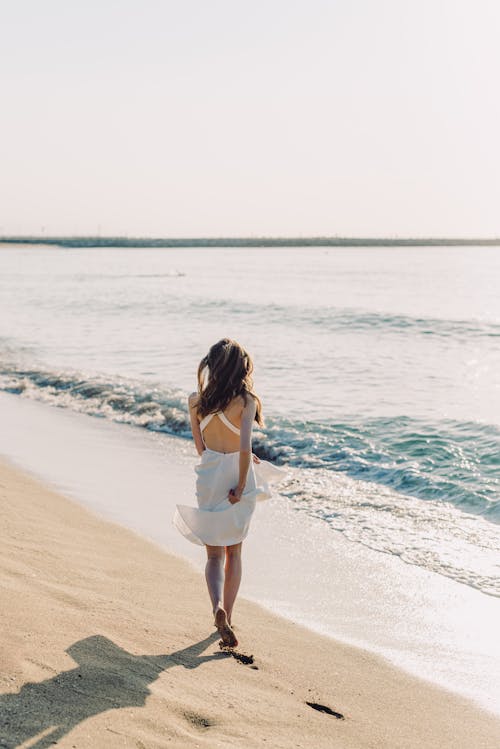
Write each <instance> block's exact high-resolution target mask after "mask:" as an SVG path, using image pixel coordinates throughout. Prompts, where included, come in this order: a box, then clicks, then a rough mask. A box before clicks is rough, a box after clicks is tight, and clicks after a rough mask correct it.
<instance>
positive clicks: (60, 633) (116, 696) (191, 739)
mask: <svg viewBox="0 0 500 749" xmlns="http://www.w3.org/2000/svg"><path fill="white" fill-rule="evenodd" d="M0 510H1V529H2V535H1V545H0V612H1V627H2V629H1V644H0V682H1V685H0V693H1V694H0V747H21V746H22V747H23V748H24V747H36V748H37V749H41V748H42V747H49V746H51V745H53V744H56V743H57V744H58V745H60V746H62V747H88V748H90V747H92V749H95V747H103V748H105V749H108V747H109V748H110V749H111V748H112V747H138V748H140V749H154V748H156V747H209V748H210V749H212V748H213V749H216V748H217V747H254V746H259V747H262V746H268V747H273V748H274V747H276V748H277V747H286V749H289V748H290V747H304V748H305V747H308V748H309V747H312V748H313V749H321V748H322V747H329V748H331V749H335V748H336V747H339V749H340V748H341V747H342V749H350V748H352V749H362V748H363V747H373V748H375V747H376V748H377V749H378V748H380V747H384V748H385V747H400V748H401V749H403V748H404V749H411V747H418V748H419V749H431V748H432V747H436V748H437V747H439V749H446V747H453V749H459V748H460V747H464V749H465V748H467V749H481V748H483V747H484V749H486V748H487V749H493V747H497V746H500V719H498V718H496V717H495V716H493V715H491V714H490V713H487V712H485V711H483V710H481V709H479V708H478V707H477V706H476V705H474V704H473V703H471V702H469V701H467V700H465V699H462V698H460V697H457V696H455V695H454V694H451V693H449V692H446V691H444V690H442V689H440V688H437V687H434V686H433V685H431V684H429V683H427V682H425V681H421V680H419V679H416V678H415V677H412V676H408V675H406V674H405V673H403V672H402V671H400V670H398V669H396V668H394V667H392V666H391V665H390V664H388V663H387V662H386V661H385V660H383V659H381V658H378V657H377V656H374V655H372V654H370V653H368V652H365V651H363V650H360V649H356V648H352V647H349V646H346V645H344V644H341V643H338V642H336V641H335V640H332V639H330V638H327V637H321V636H319V635H317V634H314V633H312V632H310V631H308V630H306V629H304V628H303V627H300V626H297V625H294V624H292V623H290V622H288V621H286V620H284V619H281V618H279V617H277V616H274V615H272V614H270V613H268V612H267V611H266V610H264V609H263V608H261V607H259V606H257V605H256V604H253V603H250V602H248V601H245V600H241V599H240V600H239V601H238V602H237V606H236V609H235V612H234V623H235V626H236V632H237V635H238V638H239V640H240V646H239V650H240V652H242V653H244V654H246V655H253V664H244V663H241V662H239V661H238V660H236V659H235V658H233V657H232V656H231V655H229V654H227V653H224V652H222V651H221V650H220V648H219V646H218V636H217V633H216V632H215V630H214V628H213V626H212V616H211V611H210V607H209V603H208V594H207V592H206V588H205V581H204V579H203V577H202V575H200V574H198V573H196V572H195V571H194V570H193V569H192V568H191V567H190V566H189V565H188V564H187V563H185V562H183V561H182V560H179V559H177V558H176V557H173V556H171V555H169V554H167V553H165V552H163V551H162V550H161V549H159V548H157V547H156V546H154V545H153V544H151V543H149V542H148V541H146V540H144V539H142V538H140V537H139V536H137V535H135V534H134V533H132V532H130V531H128V530H125V529H123V528H121V527H119V526H116V525H114V524H112V523H109V522H105V521H103V520H101V519H100V518H97V517H96V516H94V515H93V514H91V513H90V512H88V511H87V510H85V509H84V508H82V507H80V506H79V505H78V504H76V503H74V502H73V501H70V500H68V499H66V498H65V497H63V496H61V495H59V494H57V493H56V492H54V491H52V490H50V489H48V488H46V487H44V486H43V485H42V484H40V483H38V482H37V481H35V480H34V479H32V478H31V477H30V476H28V475H27V474H24V473H23V472H21V471H20V470H18V469H17V468H14V467H12V466H10V465H8V464H7V463H3V464H1V465H0ZM165 522H170V518H168V517H166V518H165ZM283 574H286V570H284V572H283ZM318 595H321V591H318ZM308 702H311V703H320V704H322V705H326V706H328V707H329V708H331V709H332V710H333V711H335V712H337V713H339V714H341V715H342V716H343V717H341V718H340V717H335V716H334V715H330V714H327V713H325V712H319V711H317V710H315V709H313V708H312V707H310V706H309V705H308V704H307V703H308Z"/></svg>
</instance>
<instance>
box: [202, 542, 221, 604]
mask: <svg viewBox="0 0 500 749" xmlns="http://www.w3.org/2000/svg"><path fill="white" fill-rule="evenodd" d="M206 548H207V563H206V565H205V579H206V581H207V586H208V593H209V595H210V600H211V601H212V609H213V612H214V614H215V612H216V611H217V609H219V608H222V592H223V589H224V547H223V546H207V547H206Z"/></svg>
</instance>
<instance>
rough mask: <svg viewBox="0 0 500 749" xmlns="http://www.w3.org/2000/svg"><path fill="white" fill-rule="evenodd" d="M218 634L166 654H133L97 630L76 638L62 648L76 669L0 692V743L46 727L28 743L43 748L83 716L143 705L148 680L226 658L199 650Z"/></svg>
mask: <svg viewBox="0 0 500 749" xmlns="http://www.w3.org/2000/svg"><path fill="white" fill-rule="evenodd" d="M218 638H219V635H218V634H217V632H215V633H214V634H212V635H210V636H209V637H206V638H205V639H204V640H200V642H197V643H195V644H194V645H191V646H190V647H188V648H184V649H183V650H177V651H175V652H174V653H170V654H169V655H132V654H131V653H128V652H127V651H126V650H123V649H122V648H120V647H118V646H117V645H115V644H114V642H112V641H111V640H108V638H107V637H103V636H101V635H94V636H92V637H86V638H85V639H84V640H79V641H78V642H75V644H74V645H71V647H69V648H68V649H67V651H66V652H67V653H68V655H70V656H71V657H72V658H73V659H74V660H75V661H76V663H78V666H77V667H76V668H73V669H71V671H63V672H61V673H60V674H57V676H54V677H52V678H51V679H47V680H46V681H40V682H35V683H28V684H25V685H24V686H23V687H21V689H20V690H19V692H16V693H15V694H2V695H0V747H1V748H2V749H15V747H18V746H20V745H21V744H22V743H23V742H25V741H27V740H28V739H35V737H37V736H39V735H40V734H41V733H44V732H45V733H44V735H43V736H42V737H40V738H39V739H38V741H35V743H33V744H30V749H45V747H49V746H51V745H52V744H54V743H56V742H57V741H59V740H60V739H61V738H62V737H63V736H64V735H65V734H67V733H68V732H69V731H71V730H72V729H73V728H74V727H75V726H76V725H78V723H80V722H81V721H83V720H85V719H86V718H90V717H91V716H93V715H98V714H99V713H102V712H105V711H106V710H113V709H115V708H121V707H141V706H143V705H144V704H145V702H146V697H147V696H148V695H149V694H150V691H149V688H148V687H149V685H150V684H152V683H153V682H154V681H155V680H156V679H157V678H158V676H159V675H160V674H161V673H162V671H166V670H167V669H168V668H171V667H172V666H183V667H184V668H196V667H197V666H199V665H200V664H201V663H205V662H206V661H212V660H216V659H217V660H218V659H221V658H227V657H230V656H228V655H227V654H225V653H222V652H218V653H214V654H212V655H201V653H203V651H204V650H205V649H206V648H207V647H208V645H210V644H211V643H214V642H215V641H216V640H217V639H218ZM47 731H49V732H48V733H47Z"/></svg>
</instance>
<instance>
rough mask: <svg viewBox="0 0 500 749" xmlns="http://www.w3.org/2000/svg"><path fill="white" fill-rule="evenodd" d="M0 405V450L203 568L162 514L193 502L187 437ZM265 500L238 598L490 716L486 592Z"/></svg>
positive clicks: (23, 405)
mask: <svg viewBox="0 0 500 749" xmlns="http://www.w3.org/2000/svg"><path fill="white" fill-rule="evenodd" d="M0 410H1V411H2V416H3V427H4V428H3V430H1V431H0V455H4V456H5V457H6V458H7V459H8V460H10V461H11V462H13V463H14V464H15V465H17V466H18V467H19V468H20V470H22V471H25V472H28V473H29V474H30V475H31V476H33V477H34V478H35V479H37V480H39V481H41V482H42V483H43V484H44V485H45V486H51V487H53V489H54V490H55V491H58V492H60V493H61V494H63V495H64V496H66V497H69V498H70V499H72V500H74V501H76V502H77V503H78V504H79V505H81V506H83V507H85V508H87V509H89V510H90V511H91V512H92V513H95V514H96V515H97V516H98V517H99V518H104V519H105V520H110V521H112V522H116V523H118V524H119V525H120V526H122V527H125V528H129V529H131V530H132V531H133V532H134V533H138V534H139V535H140V536H141V537H142V538H144V539H146V540H148V541H151V542H153V543H154V544H155V545H156V546H157V548H158V549H160V550H161V551H166V552H167V553H172V554H174V555H175V556H176V557H177V558H179V559H181V560H186V561H187V562H188V563H189V565H190V569H191V570H193V571H194V572H196V573H197V574H200V573H201V574H203V570H204V551H203V549H201V548H200V547H197V546H194V545H193V544H190V543H188V542H187V541H186V540H185V539H184V538H183V537H182V536H181V535H180V534H179V533H178V531H177V530H176V529H175V527H174V526H173V524H172V523H171V522H170V521H171V516H172V514H173V512H174V507H175V504H176V503H178V502H180V503H181V504H192V503H193V501H194V498H193V497H194V495H193V476H192V470H193V468H194V465H195V460H196V458H195V456H194V454H193V445H192V444H191V443H187V442H186V441H185V440H179V439H178V438H174V437H168V436H166V435H163V434H153V433H149V432H144V431H143V430H140V429H137V428H135V427H132V426H130V425H126V424H115V423H113V422H109V421H108V420H106V419H104V420H103V419H96V418H94V417H91V416H88V415H85V414H78V413H74V412H72V411H71V410H69V409H59V408H54V407H53V406H48V405H47V404H40V403H37V402H33V401H29V400H26V399H23V398H19V396H16V395H12V394H1V393H0ZM47 435H50V438H49V439H47ZM263 505H264V506H262V507H260V508H257V511H256V512H255V516H254V517H253V519H252V529H251V533H250V534H249V536H248V538H247V540H246V542H245V549H244V556H245V561H244V575H243V581H242V586H241V589H240V595H241V596H242V597H244V598H246V599H248V600H251V601H255V602H256V603H257V604H259V605H261V606H263V607H264V608H265V609H266V610H267V611H270V612H272V613H274V614H277V615H278V616H282V617H284V618H285V619H286V620H289V621H291V622H295V624H299V625H303V626H304V627H306V628H307V630H308V631H310V632H317V633H319V634H320V635H326V636H328V637H331V638H333V639H334V640H335V641H339V642H342V643H344V644H346V645H348V646H352V647H354V648H357V649H361V650H366V651H367V652H370V653H374V654H376V655H378V656H381V657H382V658H384V659H386V660H387V661H388V662H389V663H390V664H392V665H394V666H395V667H396V668H400V669H402V670H403V671H404V672H405V673H407V674H410V675H414V676H416V677H420V678H423V679H424V680H426V681H429V682H431V683H432V684H433V685H436V686H438V687H441V688H443V689H445V690H449V691H452V692H453V693H455V694H457V695H459V696H461V697H463V698H465V699H470V700H472V701H473V702H475V704H477V705H478V706H479V707H480V708H483V709H486V710H488V711H490V712H492V713H494V714H496V715H498V713H499V712H500V710H499V707H500V706H499V705H498V686H499V681H498V678H499V674H500V671H499V668H498V664H499V662H500V659H499V653H498V640H497V636H496V633H497V631H498V625H499V623H500V607H499V605H498V601H497V600H496V599H494V598H492V597H490V596H485V595H483V594H481V593H479V592H478V591H475V590H474V589H472V588H470V587H468V586H466V585H461V584H459V583H456V582H454V581H451V580H449V579H448V578H445V577H442V576H440V575H436V574H433V573H431V572H428V571H425V570H423V569H421V568H418V567H415V566H413V565H408V564H405V563H404V562H402V561H401V560H400V559H399V558H397V557H394V556H391V555H387V554H381V553H377V552H375V551H372V550H370V549H368V548H366V547H364V546H363V545H360V544H356V543H353V542H352V541H350V540H348V539H346V538H344V536H343V534H340V533H335V532H332V531H331V529H330V528H329V527H328V526H327V525H326V524H325V523H323V522H321V521H320V520H318V519H315V518H311V517H308V516H307V515H304V514H303V513H299V512H296V511H294V509H293V508H292V507H291V506H290V503H289V502H287V500H286V498H284V497H278V498H276V499H273V500H270V501H269V502H266V503H263ZM319 592H321V595H319V594H318V593H319Z"/></svg>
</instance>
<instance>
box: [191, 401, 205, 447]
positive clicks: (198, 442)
mask: <svg viewBox="0 0 500 749" xmlns="http://www.w3.org/2000/svg"><path fill="white" fill-rule="evenodd" d="M197 402H198V393H191V395H190V396H189V398H188V404H189V419H190V421H191V432H192V434H193V439H194V444H195V446H196V450H197V452H198V455H201V454H202V452H203V451H204V449H205V445H204V444H203V438H202V436H201V430H200V422H199V421H198V415H197V412H196V404H197Z"/></svg>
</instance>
